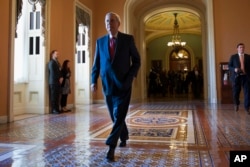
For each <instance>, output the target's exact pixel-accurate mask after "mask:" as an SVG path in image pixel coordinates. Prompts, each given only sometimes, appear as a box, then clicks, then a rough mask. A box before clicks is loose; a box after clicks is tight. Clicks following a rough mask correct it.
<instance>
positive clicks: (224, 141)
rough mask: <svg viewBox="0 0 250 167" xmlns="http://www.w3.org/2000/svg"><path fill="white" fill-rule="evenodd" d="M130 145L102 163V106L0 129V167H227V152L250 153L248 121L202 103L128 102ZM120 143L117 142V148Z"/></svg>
mask: <svg viewBox="0 0 250 167" xmlns="http://www.w3.org/2000/svg"><path fill="white" fill-rule="evenodd" d="M126 121H127V123H128V127H129V131H130V140H129V142H128V144H127V147H125V148H120V147H117V149H116V152H115V159H116V162H112V163H110V162H107V161H106V159H105V156H106V151H107V146H106V145H105V138H106V136H107V134H108V132H109V129H110V126H111V124H110V123H111V122H110V118H109V115H108V112H107V110H106V107H105V105H104V104H92V105H84V106H77V108H76V109H75V110H73V111H71V112H68V113H64V114H60V115H36V116H34V117H28V118H26V119H24V118H20V120H16V121H15V122H13V123H8V124H3V125H0V166H1V167H2V166H4V167H7V166H15V167H17V166H27V167H36V166H46V167H47V166H60V167H61V166H72V167H73V166H80V167H86V166H93V167H97V166H105V167H106V166H117V167H121V166H126V167H128V166H131V167H132V166H133V167H134V166H138V167H139V166H169V167H186V166H192V167H201V166H202V167H204V166H208V167H211V166H214V167H227V166H229V151H230V150H250V116H249V115H247V114H246V113H245V112H244V109H243V106H240V111H239V112H238V113H236V112H234V110H233V105H232V104H218V105H211V104H206V103H204V102H203V101H201V100H196V101H191V100H188V99H185V98H183V99H182V100H181V101H180V99H179V101H175V100H173V99H172V100H167V99H158V100H157V99H152V100H148V101H145V102H141V103H131V106H130V111H129V113H128V117H127V120H126ZM118 144H119V143H118Z"/></svg>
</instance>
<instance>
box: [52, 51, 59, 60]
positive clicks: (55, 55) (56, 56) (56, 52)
mask: <svg viewBox="0 0 250 167" xmlns="http://www.w3.org/2000/svg"><path fill="white" fill-rule="evenodd" d="M58 55H59V54H58V51H55V53H54V54H53V57H54V58H56V59H57V58H58Z"/></svg>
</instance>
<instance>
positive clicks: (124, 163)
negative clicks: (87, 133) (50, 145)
mask: <svg viewBox="0 0 250 167" xmlns="http://www.w3.org/2000/svg"><path fill="white" fill-rule="evenodd" d="M105 155H106V149H104V147H97V146H92V147H91V148H87V149H86V147H85V146H84V144H83V143H82V144H79V143H78V144H77V145H73V146H72V145H62V146H60V147H57V148H55V149H53V150H51V151H49V152H47V153H46V154H44V155H43V154H36V153H33V154H32V156H31V155H30V156H27V158H24V159H22V160H20V161H17V162H18V163H17V162H15V164H14V166H26V167H40V166H41V167H42V166H46V167H50V166H53V167H64V166H67V167H75V166H78V167H113V166H114V167H166V166H169V167H187V166H192V167H200V166H207V167H212V166H213V163H212V160H211V156H210V154H209V152H208V151H192V150H186V149H171V150H169V149H134V148H119V149H117V151H116V155H117V156H116V161H115V162H112V163H110V162H108V161H107V160H106V159H105V158H104V157H105ZM15 158H17V157H14V159H15ZM201 159H202V161H200V160H201ZM9 161H10V160H5V161H2V162H1V165H0V166H1V167H3V166H5V165H7V164H9Z"/></svg>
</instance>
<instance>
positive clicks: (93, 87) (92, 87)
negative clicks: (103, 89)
mask: <svg viewBox="0 0 250 167" xmlns="http://www.w3.org/2000/svg"><path fill="white" fill-rule="evenodd" d="M96 90H97V84H91V91H92V92H96Z"/></svg>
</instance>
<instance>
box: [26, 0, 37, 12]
mask: <svg viewBox="0 0 250 167" xmlns="http://www.w3.org/2000/svg"><path fill="white" fill-rule="evenodd" d="M28 2H29V3H30V4H31V5H32V6H33V7H32V11H33V12H35V11H36V4H37V3H38V2H39V0H28Z"/></svg>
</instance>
